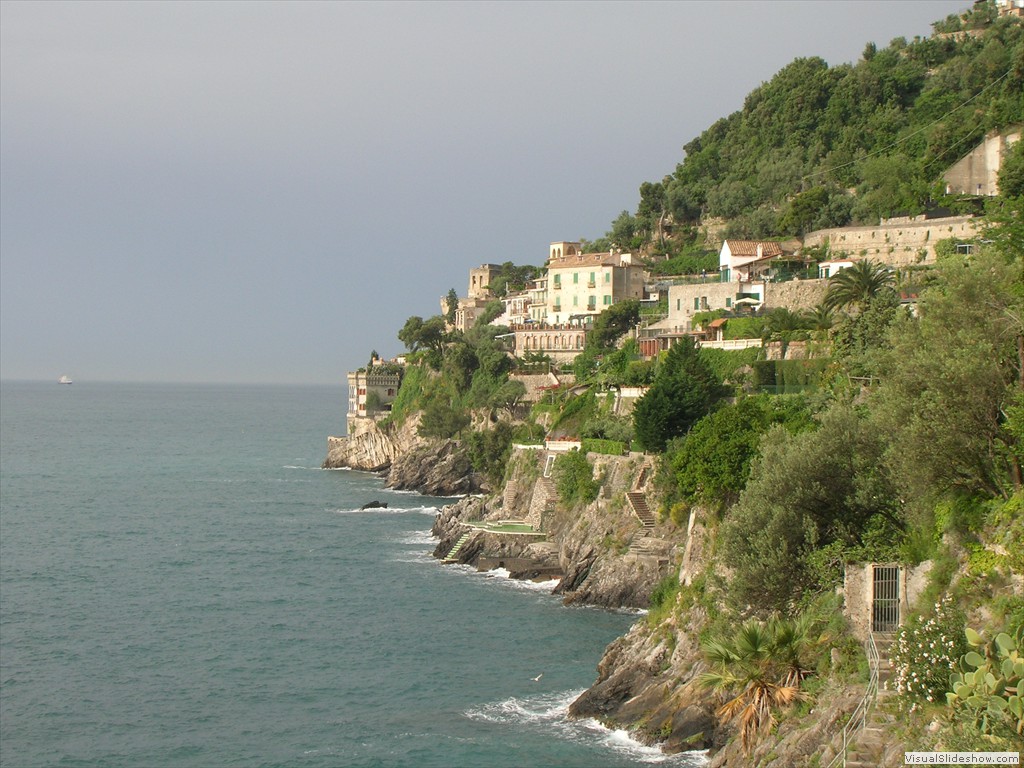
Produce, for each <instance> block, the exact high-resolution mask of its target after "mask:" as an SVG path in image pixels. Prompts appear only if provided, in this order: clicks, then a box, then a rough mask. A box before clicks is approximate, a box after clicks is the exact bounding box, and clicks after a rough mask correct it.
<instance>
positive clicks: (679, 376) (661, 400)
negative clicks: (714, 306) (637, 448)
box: [633, 336, 721, 452]
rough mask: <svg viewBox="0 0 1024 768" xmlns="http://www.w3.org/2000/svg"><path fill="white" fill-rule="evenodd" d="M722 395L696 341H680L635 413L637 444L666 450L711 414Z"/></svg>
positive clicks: (636, 407) (657, 449) (640, 400)
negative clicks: (672, 442)
mask: <svg viewBox="0 0 1024 768" xmlns="http://www.w3.org/2000/svg"><path fill="white" fill-rule="evenodd" d="M720 394H721V381H719V380H718V379H716V378H715V376H714V374H713V373H712V372H711V369H710V368H708V366H707V364H706V363H705V362H704V361H703V360H702V359H701V357H700V355H699V354H698V351H697V346H696V344H695V343H694V341H693V340H692V339H691V338H690V337H688V336H687V337H684V338H683V339H680V341H679V342H677V343H676V344H675V345H674V346H673V347H672V349H670V350H669V351H668V353H667V354H666V356H665V359H664V360H663V361H662V363H661V367H660V369H659V371H658V374H657V376H656V378H655V380H654V383H653V384H652V385H651V388H650V389H649V390H648V391H647V394H645V395H644V396H643V397H641V398H640V399H639V400H638V401H637V403H636V406H635V407H634V409H633V428H634V430H635V431H636V437H637V440H638V441H639V442H640V444H641V445H642V446H643V447H644V449H645V450H648V451H659V452H660V451H663V450H665V444H666V443H667V442H668V441H669V440H670V439H672V438H673V437H679V436H681V435H684V434H686V433H687V432H688V431H689V429H690V427H692V426H693V425H694V424H695V423H696V422H697V421H698V420H699V419H700V418H701V417H703V416H704V415H705V414H707V413H708V411H710V410H711V407H712V405H713V404H714V402H715V400H716V399H717V398H718V397H719V396H720Z"/></svg>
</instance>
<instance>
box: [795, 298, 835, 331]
mask: <svg viewBox="0 0 1024 768" xmlns="http://www.w3.org/2000/svg"><path fill="white" fill-rule="evenodd" d="M803 316H804V319H805V320H806V321H807V324H808V325H810V327H811V330H814V331H829V330H831V329H832V326H833V325H834V324H835V315H833V314H832V310H831V309H830V308H829V307H827V306H825V304H824V303H822V304H819V305H818V306H816V307H814V309H808V310H806V311H805V312H804V313H803Z"/></svg>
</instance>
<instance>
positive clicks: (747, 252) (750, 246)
mask: <svg viewBox="0 0 1024 768" xmlns="http://www.w3.org/2000/svg"><path fill="white" fill-rule="evenodd" d="M725 242H727V243H728V244H729V251H730V253H732V255H733V256H757V247H758V246H761V255H762V256H763V257H765V258H767V257H769V256H781V255H782V246H780V245H779V244H778V243H770V242H767V241H763V240H726V241H725Z"/></svg>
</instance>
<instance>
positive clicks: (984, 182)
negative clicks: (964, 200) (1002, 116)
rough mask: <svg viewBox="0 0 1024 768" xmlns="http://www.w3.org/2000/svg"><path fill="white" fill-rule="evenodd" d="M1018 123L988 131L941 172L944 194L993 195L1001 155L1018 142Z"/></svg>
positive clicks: (1001, 158)
mask: <svg viewBox="0 0 1024 768" xmlns="http://www.w3.org/2000/svg"><path fill="white" fill-rule="evenodd" d="M1020 136H1021V126H1019V125H1016V126H1013V127H1011V128H1007V129H1005V130H1003V131H991V132H990V133H988V134H986V135H985V138H984V140H983V141H982V142H981V143H980V144H978V146H976V147H975V148H974V149H972V150H971V151H970V152H969V153H968V154H967V155H966V156H965V157H962V158H961V159H960V160H958V161H957V162H956V163H954V164H953V165H952V166H951V167H950V168H949V170H948V171H946V172H945V173H944V174H942V179H943V181H945V182H946V194H947V195H976V196H978V197H992V196H994V195H998V194H999V170H1000V169H1001V168H1002V167H1003V158H1004V157H1005V156H1006V153H1007V152H1008V151H1009V149H1010V147H1012V146H1013V145H1014V144H1015V143H1017V142H1018V141H1020Z"/></svg>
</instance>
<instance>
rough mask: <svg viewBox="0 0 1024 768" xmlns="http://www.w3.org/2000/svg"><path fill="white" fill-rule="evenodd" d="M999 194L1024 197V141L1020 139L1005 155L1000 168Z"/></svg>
mask: <svg viewBox="0 0 1024 768" xmlns="http://www.w3.org/2000/svg"><path fill="white" fill-rule="evenodd" d="M999 194H1000V195H1002V196H1003V197H1024V141H1020V140H1018V141H1017V142H1016V143H1015V144H1014V145H1013V146H1012V147H1011V148H1010V149H1009V150H1008V151H1007V153H1006V155H1005V157H1003V164H1002V167H1001V168H1000V169H999Z"/></svg>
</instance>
